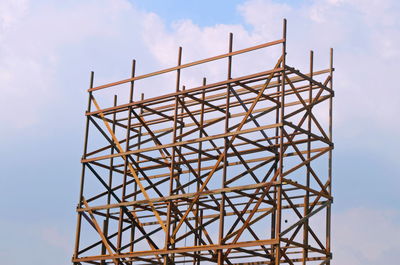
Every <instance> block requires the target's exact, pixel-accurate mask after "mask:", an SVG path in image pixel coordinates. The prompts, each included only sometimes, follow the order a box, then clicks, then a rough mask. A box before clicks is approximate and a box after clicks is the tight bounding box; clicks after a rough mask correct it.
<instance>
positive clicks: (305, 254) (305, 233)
mask: <svg viewBox="0 0 400 265" xmlns="http://www.w3.org/2000/svg"><path fill="white" fill-rule="evenodd" d="M313 71H314V52H313V51H310V78H313ZM312 86H313V84H312V82H311V81H309V87H308V104H309V107H308V109H307V112H308V119H307V130H308V132H309V133H311V129H312V127H311V121H312V120H311V109H312V106H311V104H312V98H313V96H312ZM310 158H311V135H310V134H309V135H308V136H307V160H310ZM310 167H311V162H309V163H308V164H307V174H306V186H307V188H309V187H310V176H311V171H310ZM305 192H306V195H305V199H304V211H303V216H306V215H307V214H308V211H309V204H310V192H309V190H308V189H307V190H306V191H305ZM308 225H309V222H308V219H307V220H306V221H305V222H304V230H303V245H304V246H305V247H304V248H303V265H305V264H306V259H307V257H308V248H307V246H308Z"/></svg>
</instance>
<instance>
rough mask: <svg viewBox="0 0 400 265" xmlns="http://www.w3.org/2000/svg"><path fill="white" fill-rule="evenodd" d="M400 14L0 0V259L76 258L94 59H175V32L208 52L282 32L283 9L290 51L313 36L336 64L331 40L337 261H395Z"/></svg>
mask: <svg viewBox="0 0 400 265" xmlns="http://www.w3.org/2000/svg"><path fill="white" fill-rule="evenodd" d="M399 15H400V2H399V1H397V0H319V1H317V0H306V1H289V0H287V1H277V0H275V1H274V0H230V1H228V0H220V1H211V0H202V1H200V0H193V1H183V0H168V1H165V0H148V1H140V0H130V1H129V0H113V1H111V0H97V1H95V0H83V1H78V0H75V1H73V0H66V1H48V0H35V1H29V0H2V1H0V93H1V96H0V112H1V114H2V115H0V129H1V137H0V144H1V148H0V155H1V163H0V166H1V173H0V189H1V190H0V207H1V209H2V211H1V214H0V235H1V238H2V239H3V240H1V241H0V260H1V261H2V263H3V264H9V265H20V264H26V263H27V262H29V264H41V265H47V264H49V265H50V264H71V263H70V259H71V255H72V249H73V241H74V233H75V219H76V214H75V207H76V204H77V199H78V189H79V177H80V168H81V165H80V158H81V155H82V149H83V134H84V123H85V120H84V111H85V106H86V101H87V94H86V89H87V87H88V84H89V73H90V71H94V72H95V84H98V85H100V84H103V83H107V82H110V81H116V80H120V79H125V78H127V77H129V74H130V64H131V61H132V59H136V60H137V61H138V73H146V72H150V71H155V70H159V69H161V68H165V67H169V66H173V65H174V64H175V63H176V53H177V47H178V46H182V47H183V51H184V53H183V54H184V58H185V59H184V60H189V59H200V58H202V57H205V56H211V55H214V54H217V53H218V52H219V51H220V50H221V49H224V48H226V47H225V46H226V40H227V37H228V34H229V32H233V33H234V34H235V45H236V43H237V45H238V46H240V47H246V46H250V45H254V44H256V43H260V42H266V41H270V40H275V39H278V38H279V36H281V35H280V34H281V28H282V26H281V25H282V19H283V18H287V19H288V57H287V58H288V59H287V60H288V64H289V65H294V66H296V67H297V68H300V69H307V68H306V67H307V64H308V61H307V60H308V55H309V51H310V50H314V57H315V63H316V68H324V67H325V68H326V67H327V66H328V56H329V48H331V47H333V48H334V65H335V69H336V70H335V73H334V89H335V91H336V94H335V101H334V142H335V151H334V167H333V168H334V178H333V192H334V197H335V200H334V205H333V217H332V218H333V253H334V259H333V264H346V265H347V264H349V265H350V264H355V265H358V264H360V265H361V264H363V265H372V264H395V263H396V262H397V261H398V258H397V254H398V253H400V244H399V243H400V242H399V241H400V240H399V238H400V206H399V205H400V204H399V202H400V192H399V187H400V163H399V158H400V155H399V153H398V150H399V148H400V142H399V140H398V136H399V133H400V125H399V122H398V120H399V116H400V107H399V106H400V90H399V87H398V85H397V82H396V81H397V70H398V67H399V61H400V60H399V59H400V49H399V47H400V20H399ZM236 40H237V42H236ZM219 43H223V44H222V46H221V45H219ZM185 47H186V48H185ZM21 253H23V256H21ZM27 260H29V261H27Z"/></svg>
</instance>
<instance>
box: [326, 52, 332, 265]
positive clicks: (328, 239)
mask: <svg viewBox="0 0 400 265" xmlns="http://www.w3.org/2000/svg"><path fill="white" fill-rule="evenodd" d="M329 57H330V60H329V74H330V76H331V78H330V80H329V88H330V89H332V90H333V49H332V48H331V49H330V56H329ZM332 122H333V95H331V97H330V98H329V140H330V142H331V143H333V132H332ZM328 159H329V162H328V163H329V164H328V181H329V186H328V192H329V195H331V196H332V149H331V150H329V158H328ZM331 205H332V204H328V206H327V207H326V251H327V252H328V253H331V207H332V206H331ZM330 259H331V257H329V259H328V262H327V263H326V264H327V265H330V264H331V261H330Z"/></svg>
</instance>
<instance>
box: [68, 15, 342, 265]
mask: <svg viewBox="0 0 400 265" xmlns="http://www.w3.org/2000/svg"><path fill="white" fill-rule="evenodd" d="M270 47H278V48H279V47H281V48H279V50H280V51H281V52H280V54H279V56H278V58H277V61H276V63H275V66H274V67H272V68H271V69H267V70H265V71H262V72H257V73H252V74H250V75H244V76H233V75H232V67H233V61H234V60H233V59H234V57H235V56H237V55H240V56H244V55H245V54H247V53H248V52H253V51H256V50H260V49H268V48H270ZM214 61H225V62H226V72H227V76H226V77H222V78H221V80H220V81H218V82H214V83H207V80H206V79H205V78H204V79H203V80H202V81H200V82H202V83H200V84H199V86H197V87H190V88H185V87H184V86H183V84H182V82H181V74H182V73H181V71H182V70H183V69H185V68H191V67H194V66H197V65H200V64H205V65H207V64H208V63H210V62H214ZM313 68H314V67H313V53H312V52H311V54H310V71H309V73H307V74H303V73H302V72H300V71H299V70H297V69H295V68H293V67H290V66H288V65H287V64H286V20H284V25H283V36H282V38H281V39H279V40H276V41H272V42H268V43H264V44H260V45H257V46H253V47H249V48H246V49H242V50H236V51H234V50H233V37H232V34H231V35H230V38H229V50H228V51H227V53H224V54H221V55H218V56H214V57H211V58H208V59H204V60H200V61H195V62H191V63H186V64H182V49H181V48H180V49H179V56H178V65H177V66H174V67H172V68H168V69H165V70H161V71H158V72H153V73H150V74H144V75H138V76H135V61H134V62H133V67H132V77H131V78H129V79H126V80H122V81H118V82H114V83H109V84H106V85H101V86H97V87H94V86H93V73H92V75H91V82H90V88H89V89H88V93H89V100H88V109H87V112H86V131H85V141H84V152H83V158H82V165H83V166H82V176H81V189H80V194H79V203H78V206H77V227H76V229H77V230H76V244H75V250H74V255H73V258H72V262H73V263H74V264H115V265H118V264H235V265H236V264H275V265H277V264H281V263H288V264H330V260H331V257H332V255H331V245H330V240H331V228H330V221H331V220H330V219H331V203H332V200H333V198H332V195H331V180H332V149H333V143H332V99H333V96H334V91H333V89H332V73H333V70H334V69H333V60H332V49H331V52H330V64H329V67H328V68H327V69H323V70H319V71H314V69H313ZM168 73H170V74H171V73H175V74H176V77H175V82H176V84H175V87H174V89H175V92H173V93H169V94H164V95H157V96H156V97H151V98H148V99H145V98H144V96H143V94H142V96H141V98H140V99H138V100H134V93H135V86H136V85H137V83H138V82H140V81H142V80H144V79H148V78H152V77H155V76H159V75H164V74H168ZM124 85H125V86H126V87H124V89H128V91H129V93H127V94H126V98H127V103H123V104H118V100H119V99H120V98H118V100H117V97H116V96H115V97H114V100H113V102H112V103H108V105H104V104H106V101H104V102H102V101H101V100H100V99H99V98H101V97H100V95H99V93H102V92H105V91H107V90H110V89H112V88H114V89H115V88H117V89H123V88H122V87H123V86H124ZM128 94H129V95H128ZM98 95H99V96H98ZM107 95H108V94H106V96H107ZM107 97H108V98H110V97H109V95H108V96H107ZM101 106H102V107H101Z"/></svg>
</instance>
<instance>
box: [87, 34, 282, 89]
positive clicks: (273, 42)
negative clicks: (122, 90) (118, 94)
mask: <svg viewBox="0 0 400 265" xmlns="http://www.w3.org/2000/svg"><path fill="white" fill-rule="evenodd" d="M285 41H286V40H285V39H280V40H276V41H271V42H266V43H263V44H260V45H256V46H252V47H249V48H245V49H241V50H237V51H234V52H229V53H224V54H221V55H217V56H214V57H210V58H207V59H203V60H199V61H194V62H191V63H187V64H182V65H178V66H174V67H171V68H167V69H164V70H160V71H157V72H152V73H149V74H145V75H139V76H136V77H132V78H128V79H124V80H121V81H117V82H113V83H108V84H105V85H101V86H97V87H93V88H90V89H88V92H92V91H96V90H100V89H104V88H107V87H112V86H116V85H121V84H125V83H128V82H132V81H135V80H140V79H144V78H147V77H151V76H156V75H160V74H165V73H168V72H172V71H175V70H179V69H184V68H187V67H191V66H194V65H199V64H203V63H208V62H212V61H216V60H219V59H223V58H226V57H229V56H234V55H238V54H242V53H246V52H250V51H255V50H258V49H262V48H266V47H269V46H273V45H277V44H280V43H284V42H285Z"/></svg>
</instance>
